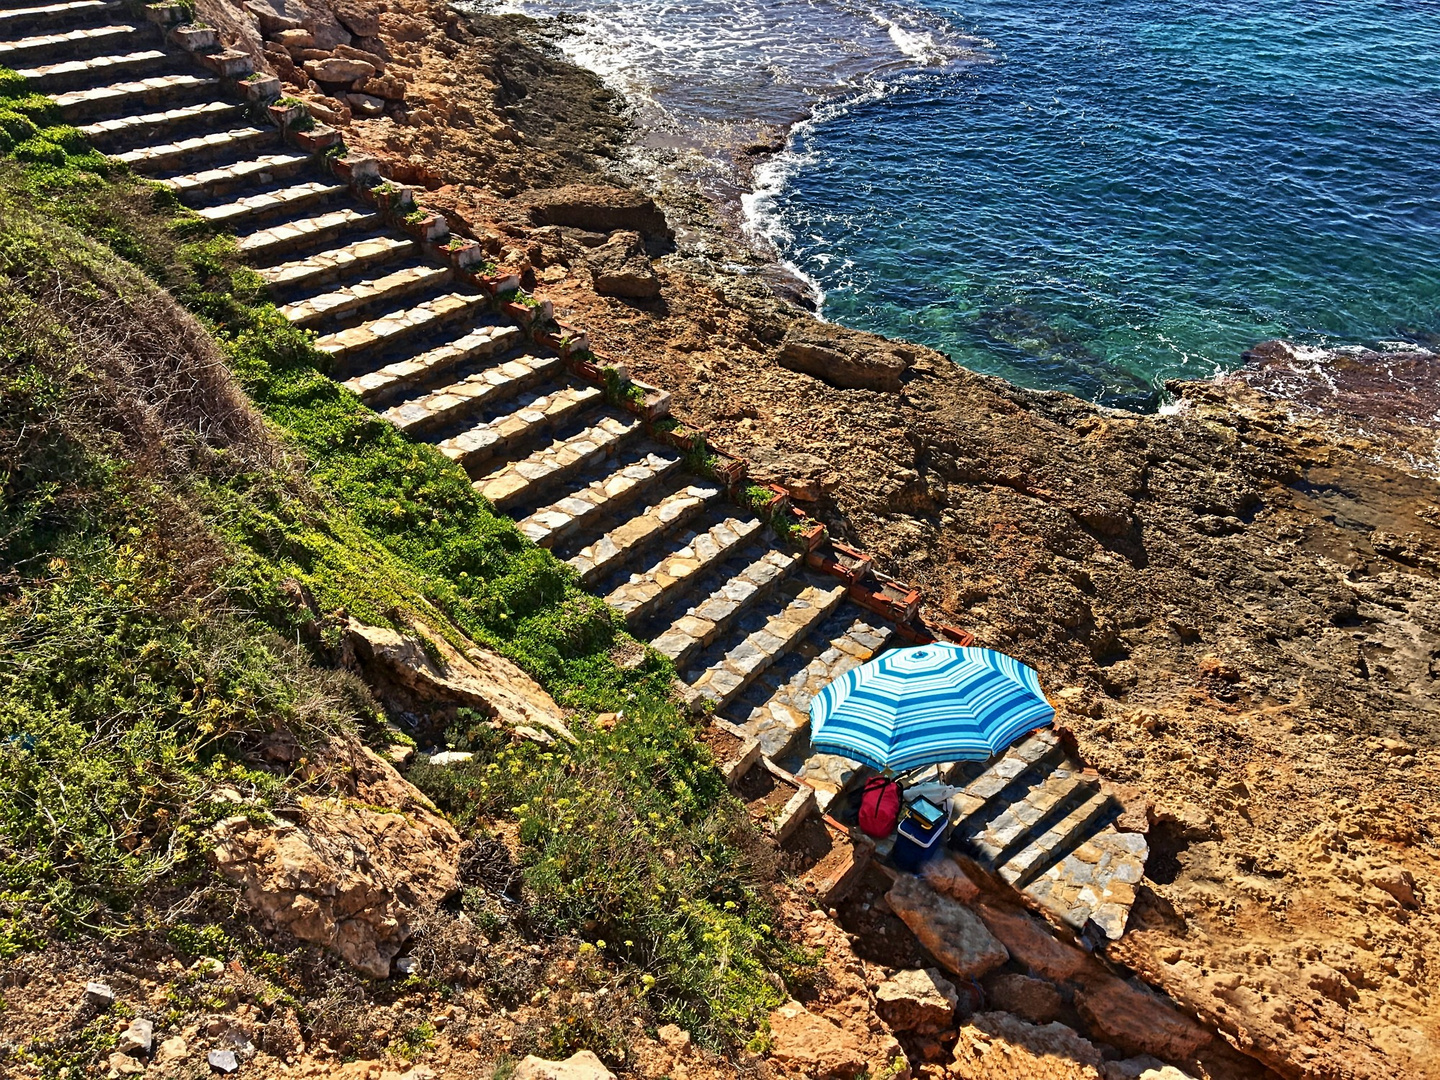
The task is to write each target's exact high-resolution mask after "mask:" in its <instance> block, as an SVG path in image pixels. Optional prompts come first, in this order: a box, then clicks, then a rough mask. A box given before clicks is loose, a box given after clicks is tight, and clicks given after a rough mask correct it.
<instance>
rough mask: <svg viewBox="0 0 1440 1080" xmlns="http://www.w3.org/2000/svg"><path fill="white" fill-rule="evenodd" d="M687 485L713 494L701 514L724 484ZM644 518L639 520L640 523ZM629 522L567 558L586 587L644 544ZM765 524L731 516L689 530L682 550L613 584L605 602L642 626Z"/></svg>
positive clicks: (668, 554)
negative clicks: (701, 529) (698, 529)
mask: <svg viewBox="0 0 1440 1080" xmlns="http://www.w3.org/2000/svg"><path fill="white" fill-rule="evenodd" d="M686 490H687V491H705V492H707V493H709V494H707V495H706V497H705V500H704V501H703V502H701V504H700V505H698V506H696V507H695V509H694V512H695V513H699V512H700V511H701V510H702V509H704V507H705V505H706V504H707V503H709V502H710V501H712V500H717V499H718V498H719V497H720V489H719V488H718V487H715V486H714V485H701V486H698V487H692V488H689V489H686ZM677 494H679V493H677ZM675 497H676V496H671V498H675ZM667 502H668V500H667ZM662 505H663V504H662ZM640 520H641V519H639V518H636V519H635V521H636V522H639V521H640ZM687 520H688V519H687ZM631 524H632V523H631V522H626V523H625V524H624V525H622V526H620V529H617V530H615V531H616V532H621V530H625V534H624V535H622V536H619V537H617V536H615V535H614V534H613V533H612V534H606V537H604V538H602V539H601V540H599V541H597V542H596V543H595V544H592V545H591V546H590V547H588V548H586V549H585V550H584V551H582V552H580V554H579V555H576V556H575V557H574V558H572V559H570V560H569V562H570V565H571V566H573V567H575V569H576V570H577V571H578V572H579V574H580V581H581V582H582V583H583V584H584V585H585V586H586V587H593V586H594V584H595V583H596V582H599V581H602V580H603V579H604V578H605V577H606V576H607V575H609V574H611V573H613V572H614V571H615V569H616V568H617V567H619V566H623V565H624V564H625V562H626V561H628V560H627V559H626V558H625V556H626V555H627V554H628V553H629V552H630V551H632V550H634V548H636V547H638V546H640V545H639V543H636V542H635V541H634V540H632V539H631V538H630V535H629V528H630V526H631ZM671 527H672V528H673V527H674V525H673V524H672V526H671ZM764 527H765V526H764V524H763V523H762V522H761V521H760V520H759V519H758V518H751V519H749V520H748V521H742V520H741V519H739V518H733V517H732V518H726V519H725V520H724V521H721V522H719V523H717V524H715V525H712V526H711V527H710V528H708V529H706V530H705V531H704V532H699V533H690V534H688V535H687V536H686V537H685V538H684V543H683V544H682V546H681V547H680V548H679V550H675V551H667V552H665V553H664V554H663V555H662V556H661V557H660V558H659V559H657V560H656V561H655V562H654V563H652V564H651V565H650V566H648V567H646V568H645V569H644V570H642V571H640V572H639V573H637V574H631V575H630V578H629V580H627V581H624V582H622V583H621V584H619V585H617V586H615V588H613V589H611V590H610V592H609V593H608V594H607V595H606V597H605V602H606V603H607V604H609V605H610V606H611V607H613V608H614V609H615V610H616V611H618V612H620V614H621V615H623V616H624V617H625V621H626V623H627V624H628V625H629V626H630V627H631V628H632V629H633V628H634V627H638V626H640V625H642V624H643V623H644V622H645V620H646V619H647V618H649V617H650V616H651V615H652V614H654V613H655V612H656V611H657V610H659V609H660V608H661V607H662V606H664V605H666V604H669V603H672V602H674V601H675V600H676V599H677V598H678V597H680V596H683V595H684V594H685V591H686V590H687V589H689V588H690V587H691V586H693V585H694V583H695V582H696V581H698V580H699V579H700V578H702V577H703V576H704V575H705V573H706V572H707V571H708V570H709V569H710V568H712V567H715V566H719V565H720V564H721V563H722V562H724V561H725V560H726V559H728V558H730V557H731V556H732V555H734V554H735V553H736V552H737V551H739V550H740V549H741V548H742V547H743V546H744V545H745V544H746V543H747V542H748V541H749V540H751V539H752V538H753V537H754V536H755V535H756V534H757V533H759V532H760V531H761V530H762V529H763V528H764ZM607 539H608V540H609V543H608V544H607V543H606V540H607ZM645 539H648V537H646V536H641V537H637V538H636V540H639V541H641V542H643V541H644V540H645Z"/></svg>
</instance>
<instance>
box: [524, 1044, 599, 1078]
mask: <svg viewBox="0 0 1440 1080" xmlns="http://www.w3.org/2000/svg"><path fill="white" fill-rule="evenodd" d="M511 1077H512V1080H615V1074H614V1073H612V1072H611V1071H610V1070H609V1069H607V1068H606V1067H605V1063H604V1062H602V1061H601V1060H600V1059H599V1058H598V1057H596V1056H595V1055H594V1054H593V1053H591V1052H590V1051H589V1050H581V1051H580V1052H579V1053H576V1054H571V1055H570V1056H569V1057H568V1058H566V1059H565V1060H564V1061H546V1060H545V1059H544V1058H538V1057H535V1056H534V1055H533V1054H531V1055H528V1056H527V1057H526V1058H525V1059H524V1060H522V1061H521V1062H520V1064H519V1065H516V1066H515V1071H514V1072H513V1073H512V1074H511Z"/></svg>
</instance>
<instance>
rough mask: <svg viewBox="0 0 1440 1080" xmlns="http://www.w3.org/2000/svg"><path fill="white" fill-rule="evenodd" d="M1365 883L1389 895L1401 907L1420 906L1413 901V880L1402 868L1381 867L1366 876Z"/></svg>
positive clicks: (1407, 871)
mask: <svg viewBox="0 0 1440 1080" xmlns="http://www.w3.org/2000/svg"><path fill="white" fill-rule="evenodd" d="M1365 881H1366V882H1367V883H1368V884H1370V885H1373V886H1375V888H1377V889H1379V890H1380V891H1381V892H1387V893H1389V894H1390V895H1391V896H1393V897H1394V898H1395V901H1396V903H1398V904H1399V905H1400V906H1401V907H1406V908H1415V907H1419V906H1420V903H1419V901H1417V900H1416V899H1415V879H1414V877H1412V876H1411V874H1410V871H1409V870H1406V869H1405V868H1404V867H1400V866H1382V867H1380V868H1379V869H1378V870H1373V871H1371V872H1370V873H1369V874H1366V875H1365Z"/></svg>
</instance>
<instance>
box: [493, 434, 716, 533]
mask: <svg viewBox="0 0 1440 1080" xmlns="http://www.w3.org/2000/svg"><path fill="white" fill-rule="evenodd" d="M602 423H603V421H602ZM680 465H681V459H680V456H679V455H678V454H675V453H673V452H671V451H669V450H668V449H665V450H657V451H656V452H653V453H649V454H646V455H645V456H644V457H643V458H641V459H640V460H639V461H636V462H632V463H631V464H629V465H626V466H625V467H624V468H621V469H617V470H616V471H615V472H613V473H611V474H610V475H609V476H606V477H602V478H600V479H597V480H594V481H592V482H591V483H589V484H587V485H586V486H585V487H583V488H581V489H580V490H579V491H576V492H572V493H571V494H569V495H566V496H565V497H564V498H563V499H557V500H556V501H555V502H552V503H550V505H548V506H542V507H541V508H540V509H538V510H536V511H535V512H534V513H532V514H530V515H529V516H527V517H525V518H523V519H521V520H520V521H519V522H517V525H518V527H519V529H520V531H521V532H522V533H524V534H525V535H526V536H528V537H529V538H530V539H531V540H533V541H535V543H537V544H539V545H540V546H541V547H543V548H553V547H554V546H555V545H556V544H558V543H560V542H562V541H563V540H565V539H566V538H567V537H570V536H573V535H575V534H576V533H577V532H579V531H581V530H582V529H585V528H593V527H594V526H595V524H596V523H597V522H599V521H601V520H602V519H604V517H605V516H606V515H607V514H613V513H616V512H618V511H619V510H621V509H623V508H624V507H626V506H628V505H629V504H630V503H632V502H634V501H635V500H637V499H638V498H640V496H641V495H643V494H644V493H645V492H647V491H650V490H651V489H653V488H654V487H655V486H656V485H657V484H659V483H660V482H661V481H662V480H664V479H665V477H667V476H669V475H670V474H671V473H673V472H675V470H677V469H679V468H680ZM695 503H696V507H697V509H698V507H699V500H698V499H697V500H695Z"/></svg>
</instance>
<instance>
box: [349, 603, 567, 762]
mask: <svg viewBox="0 0 1440 1080" xmlns="http://www.w3.org/2000/svg"><path fill="white" fill-rule="evenodd" d="M414 629H415V631H416V633H415V634H414V635H408V634H402V633H400V632H398V631H396V630H391V629H388V628H386V627H382V626H367V625H366V624H365V623H362V622H360V621H359V620H358V619H351V620H350V621H349V623H348V624H347V625H346V628H345V639H344V642H343V646H342V662H343V663H344V664H345V665H346V666H347V667H350V668H352V669H354V670H357V671H358V672H359V673H360V674H361V675H362V676H363V677H364V678H365V681H366V682H367V683H369V684H370V686H371V687H372V688H373V689H375V690H376V692H377V693H379V694H381V696H382V697H392V698H393V697H394V696H395V694H396V693H397V692H398V693H399V694H400V695H401V696H402V697H409V698H410V699H412V700H418V702H419V703H421V704H423V703H427V702H429V703H433V702H437V701H444V702H452V703H454V704H457V705H464V706H468V707H470V708H473V709H477V710H479V711H480V712H482V713H484V714H485V715H486V716H489V717H490V718H491V719H494V720H498V721H500V722H501V723H502V724H504V725H506V726H507V727H509V728H512V729H513V728H516V727H521V726H524V727H531V728H540V729H543V730H546V731H549V732H551V733H552V734H554V735H558V736H560V737H561V738H563V739H566V740H569V741H574V738H575V736H574V735H573V734H572V733H571V731H570V729H569V728H568V727H566V726H565V721H564V719H563V717H562V714H561V712H560V706H558V705H556V704H555V700H554V698H552V697H551V696H550V695H549V694H547V693H546V692H545V690H544V688H543V687H542V686H541V685H540V684H539V683H537V682H536V681H535V680H534V679H532V678H530V676H529V675H526V674H525V673H524V672H523V671H521V670H520V669H519V668H518V667H516V666H515V665H514V664H513V663H511V662H510V661H509V660H506V659H505V658H504V657H503V656H500V655H498V654H496V653H492V652H489V651H486V650H482V649H480V648H477V647H472V648H471V649H469V650H468V651H467V652H466V653H465V654H461V653H460V652H459V651H458V650H457V649H455V648H454V647H453V646H452V645H451V644H450V643H449V642H447V641H446V640H445V639H444V638H443V636H441V635H440V634H437V633H435V632H434V631H432V630H430V629H429V628H428V627H426V626H424V625H423V624H420V623H416V624H415V627H414ZM422 637H423V639H424V640H423V643H422Z"/></svg>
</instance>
